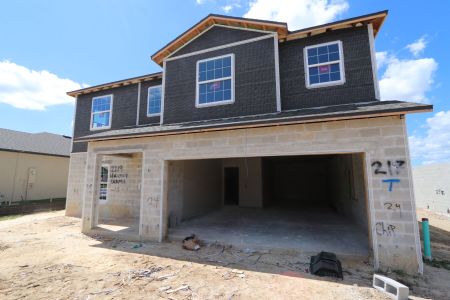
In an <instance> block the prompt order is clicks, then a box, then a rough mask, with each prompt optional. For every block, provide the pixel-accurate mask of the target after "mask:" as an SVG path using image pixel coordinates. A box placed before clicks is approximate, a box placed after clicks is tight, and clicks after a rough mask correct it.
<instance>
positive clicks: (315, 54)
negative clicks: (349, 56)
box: [304, 41, 345, 88]
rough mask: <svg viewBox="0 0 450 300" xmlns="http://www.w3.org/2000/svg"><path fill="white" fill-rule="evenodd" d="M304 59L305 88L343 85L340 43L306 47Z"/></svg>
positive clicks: (342, 60) (342, 61)
mask: <svg viewBox="0 0 450 300" xmlns="http://www.w3.org/2000/svg"><path fill="white" fill-rule="evenodd" d="M304 57H305V73H306V87H307V88H315V87H322V86H331V85H338V84H344V83H345V74H344V56H343V53H342V42H341V41H336V42H331V43H325V44H320V45H314V46H308V47H306V48H305V50H304Z"/></svg>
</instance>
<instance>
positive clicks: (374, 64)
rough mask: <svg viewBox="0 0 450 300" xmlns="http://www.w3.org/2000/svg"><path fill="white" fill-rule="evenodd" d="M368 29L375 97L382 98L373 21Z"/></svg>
mask: <svg viewBox="0 0 450 300" xmlns="http://www.w3.org/2000/svg"><path fill="white" fill-rule="evenodd" d="M367 31H368V33H369V46H370V60H371V62H372V75H373V86H374V88H375V98H376V99H378V100H380V84H379V82H378V70H377V58H376V55H375V39H374V37H373V26H372V23H369V24H368V25H367Z"/></svg>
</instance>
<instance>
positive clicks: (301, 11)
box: [244, 0, 349, 30]
mask: <svg viewBox="0 0 450 300" xmlns="http://www.w3.org/2000/svg"><path fill="white" fill-rule="evenodd" d="M348 8H349V4H348V2H347V1H346V0H276V1H274V0H253V1H250V3H249V10H248V11H247V13H246V14H245V15H244V17H245V18H254V19H263V20H272V21H279V22H287V23H288V25H289V29H290V30H295V29H301V28H305V27H310V26H314V25H319V24H323V23H327V22H331V21H333V20H335V19H336V18H337V17H338V16H339V15H341V14H342V13H344V12H345V11H347V10H348Z"/></svg>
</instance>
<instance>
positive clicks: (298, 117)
mask: <svg viewBox="0 0 450 300" xmlns="http://www.w3.org/2000/svg"><path fill="white" fill-rule="evenodd" d="M432 109H433V106H432V105H429V104H420V103H412V102H402V101H371V102H364V103H354V104H342V105H334V106H323V107H314V108H304V109H296V110H288V111H282V112H279V113H271V114H261V115H254V116H242V117H234V118H224V119H216V120H205V121H196V122H186V123H178V124H169V125H161V126H160V125H157V126H145V127H134V128H126V129H118V130H108V131H103V132H99V133H95V134H91V135H87V136H83V137H79V138H76V139H75V142H76V141H95V140H107V139H118V138H127V137H137V136H151V135H169V134H175V133H185V132H199V131H207V130H220V129H221V128H222V129H224V128H228V129H229V128H243V127H259V126H270V125H278V124H289V123H307V122H320V121H327V120H337V119H354V118H367V117H376V116H383V115H401V114H406V113H413V112H423V111H431V110H432Z"/></svg>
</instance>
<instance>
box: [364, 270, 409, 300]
mask: <svg viewBox="0 0 450 300" xmlns="http://www.w3.org/2000/svg"><path fill="white" fill-rule="evenodd" d="M373 287H374V288H376V289H377V290H379V291H381V292H383V293H386V294H387V295H389V296H390V297H391V298H393V299H396V300H408V297H409V288H408V287H407V286H406V285H404V284H401V283H400V282H397V281H395V280H393V279H391V278H388V277H386V276H382V275H378V274H373Z"/></svg>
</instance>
